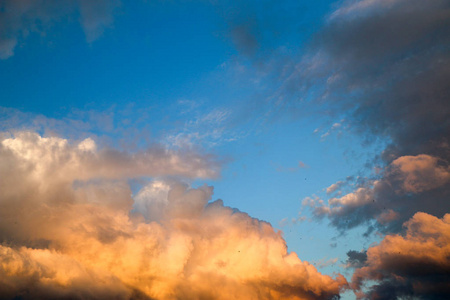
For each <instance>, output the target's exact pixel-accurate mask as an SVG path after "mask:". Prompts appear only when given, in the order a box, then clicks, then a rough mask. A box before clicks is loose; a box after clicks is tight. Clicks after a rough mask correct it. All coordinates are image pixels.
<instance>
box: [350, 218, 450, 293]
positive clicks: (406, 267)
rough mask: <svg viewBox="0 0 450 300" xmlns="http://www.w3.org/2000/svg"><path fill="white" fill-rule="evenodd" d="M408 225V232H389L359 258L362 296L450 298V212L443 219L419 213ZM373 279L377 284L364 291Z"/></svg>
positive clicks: (356, 279)
mask: <svg viewBox="0 0 450 300" xmlns="http://www.w3.org/2000/svg"><path fill="white" fill-rule="evenodd" d="M404 226H405V228H406V234H404V235H398V234H395V235H387V236H386V237H385V238H384V239H383V241H381V243H380V244H379V245H376V246H373V247H370V248H369V249H368V250H367V254H366V255H365V257H364V259H361V260H359V261H360V263H359V264H358V268H357V269H356V271H355V273H354V274H353V278H352V284H353V287H354V288H355V289H356V290H358V291H359V293H358V295H359V298H369V299H393V298H400V297H408V296H409V297H412V296H414V297H418V298H423V299H448V297H449V296H450V288H449V285H448V279H449V276H450V259H449V253H450V214H446V215H445V216H444V217H443V218H442V219H439V218H436V217H435V216H432V215H429V214H426V213H422V212H418V213H416V214H415V215H414V216H413V217H412V218H411V219H410V220H409V221H407V222H406V223H405V224H404ZM361 257H362V255H361ZM370 280H374V281H375V282H376V283H375V284H374V285H372V286H369V287H368V288H369V292H368V293H364V292H363V291H362V287H363V286H364V284H365V283H366V282H368V281H370Z"/></svg>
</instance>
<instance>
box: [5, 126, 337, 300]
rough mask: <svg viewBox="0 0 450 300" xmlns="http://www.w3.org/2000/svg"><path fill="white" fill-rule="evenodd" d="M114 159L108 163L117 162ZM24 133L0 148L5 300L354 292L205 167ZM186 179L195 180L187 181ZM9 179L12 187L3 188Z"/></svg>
mask: <svg viewBox="0 0 450 300" xmlns="http://www.w3.org/2000/svg"><path fill="white" fill-rule="evenodd" d="M111 151H112V154H111V153H110V152H111ZM160 151H161V150H157V151H156V152H153V150H149V151H147V152H144V153H138V154H126V153H122V152H115V151H113V150H107V149H98V147H97V146H96V144H95V141H94V140H92V139H87V140H84V141H81V142H73V141H68V140H65V139H62V138H55V137H41V136H39V135H37V134H35V133H30V132H24V133H17V134H16V135H14V136H6V137H3V139H2V142H1V144H0V176H1V178H2V181H1V183H0V184H1V190H2V193H1V194H0V239H1V241H2V246H0V275H1V276H0V293H1V294H2V295H5V296H6V297H9V298H15V297H21V298H22V299H35V298H39V297H41V298H46V299H56V298H79V299H85V298H86V299H105V298H115V299H181V298H183V299H243V298H245V299H329V298H332V297H333V296H336V295H338V294H339V291H340V290H341V289H342V288H344V287H345V286H346V280H345V278H344V277H342V276H341V275H339V276H337V277H336V278H334V279H333V278H331V277H330V276H326V275H323V274H321V273H319V272H318V271H317V269H316V268H315V267H314V266H313V265H311V264H309V263H308V262H305V261H302V260H300V259H299V258H298V257H297V255H296V253H294V252H288V251H287V246H286V243H285V241H284V239H283V238H282V236H281V233H280V232H277V231H275V230H274V229H273V227H272V226H271V225H270V224H269V223H266V222H263V221H260V220H257V219H254V218H251V217H250V216H248V215H247V214H245V213H242V212H239V211H237V210H235V209H231V208H229V207H226V206H224V205H223V202H222V201H221V200H217V201H214V202H209V201H210V200H211V197H212V193H213V188H212V187H210V186H206V185H205V186H201V187H199V188H190V187H189V186H187V185H186V184H183V183H180V182H178V181H176V180H174V179H166V180H163V179H153V180H151V181H150V182H149V183H148V184H147V185H145V186H144V187H143V188H142V189H141V190H140V191H139V192H137V194H136V195H135V196H134V197H132V191H131V188H130V186H129V184H128V181H127V180H128V179H129V178H133V177H141V176H151V177H155V176H156V177H161V176H163V175H177V174H178V175H183V176H191V177H201V176H209V175H213V174H215V171H212V170H211V169H209V168H208V167H210V165H209V163H208V162H207V161H206V162H205V161H203V162H202V161H201V157H197V158H196V159H193V157H192V156H187V157H186V156H183V154H181V153H171V152H169V153H168V152H160ZM188 170H190V171H188ZM3 179H4V180H3Z"/></svg>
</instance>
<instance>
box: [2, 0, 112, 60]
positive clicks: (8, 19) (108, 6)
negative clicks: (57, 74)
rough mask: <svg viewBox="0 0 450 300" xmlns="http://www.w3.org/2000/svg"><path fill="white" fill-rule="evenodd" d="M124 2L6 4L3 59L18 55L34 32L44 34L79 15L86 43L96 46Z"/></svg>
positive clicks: (31, 0)
mask: <svg viewBox="0 0 450 300" xmlns="http://www.w3.org/2000/svg"><path fill="white" fill-rule="evenodd" d="M119 5H120V1H118V0H114V1H105V0H95V1H87V0H81V1H75V0H62V1H43V0H37V1H35V0H6V1H2V2H1V3H0V59H7V58H9V57H11V56H13V55H14V49H15V47H16V46H17V44H18V42H21V41H22V40H23V39H25V38H26V37H27V36H28V35H29V34H30V33H31V32H37V33H40V34H44V33H45V32H46V31H47V30H48V28H50V27H52V26H54V24H55V23H57V22H60V21H61V20H62V19H65V18H67V17H68V16H70V15H74V14H77V13H79V15H80V23H81V25H82V27H83V30H84V33H85V35H86V40H87V41H88V42H92V41H94V40H95V39H97V38H98V37H99V36H101V35H102V34H103V32H104V30H105V28H107V27H110V26H111V25H112V23H113V13H114V10H115V9H116V8H117V7H118V6H119Z"/></svg>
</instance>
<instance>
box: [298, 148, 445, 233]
mask: <svg viewBox="0 0 450 300" xmlns="http://www.w3.org/2000/svg"><path fill="white" fill-rule="evenodd" d="M382 173H383V176H382V177H381V178H379V179H378V180H365V181H363V184H362V185H361V186H359V187H357V188H356V189H355V190H354V191H352V192H350V193H347V194H345V195H343V196H340V197H332V198H330V199H328V201H324V200H323V199H320V198H318V199H311V200H310V201H308V205H309V206H310V207H313V213H314V215H315V216H316V217H317V218H323V217H325V216H326V217H328V218H329V219H330V221H331V224H332V225H334V226H335V227H336V228H338V229H340V230H346V229H349V228H353V227H356V226H358V225H362V224H366V225H369V224H371V223H372V220H376V221H377V225H378V229H380V230H381V231H386V232H388V231H398V230H400V229H401V224H402V223H403V222H405V221H406V220H408V219H409V218H410V217H411V216H412V215H414V213H416V212H417V211H419V210H420V211H423V212H428V213H431V214H435V215H439V216H442V215H443V213H445V212H447V211H448V210H449V209H450V206H449V204H448V201H447V198H446V197H445V195H447V192H446V191H447V190H448V186H449V177H450V168H449V166H448V165H447V164H446V163H444V162H443V161H442V160H440V159H438V158H436V157H433V156H430V155H426V154H420V155H417V156H401V157H399V158H397V159H396V160H394V161H393V162H392V163H391V164H390V165H388V166H387V167H386V168H385V169H384V170H383V172H382ZM334 188H336V189H334ZM338 188H339V187H336V186H335V185H331V186H330V187H329V188H328V189H327V191H328V190H333V191H335V190H337V189H338ZM305 203H306V202H305Z"/></svg>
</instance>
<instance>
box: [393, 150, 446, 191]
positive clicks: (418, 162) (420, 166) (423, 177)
mask: <svg viewBox="0 0 450 300" xmlns="http://www.w3.org/2000/svg"><path fill="white" fill-rule="evenodd" d="M391 168H392V170H391V172H393V173H396V174H397V175H398V176H399V177H400V178H399V179H400V180H401V181H402V187H403V190H404V191H406V192H413V193H420V192H422V191H427V190H431V189H434V188H437V187H439V186H442V185H444V184H446V183H447V182H449V181H450V167H445V166H443V165H440V164H439V159H438V158H436V157H433V156H430V155H426V154H420V155H417V156H401V157H399V158H397V159H396V160H394V161H393V162H392V163H391Z"/></svg>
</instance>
